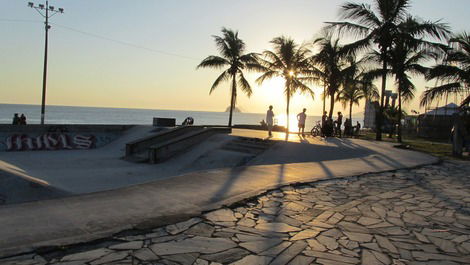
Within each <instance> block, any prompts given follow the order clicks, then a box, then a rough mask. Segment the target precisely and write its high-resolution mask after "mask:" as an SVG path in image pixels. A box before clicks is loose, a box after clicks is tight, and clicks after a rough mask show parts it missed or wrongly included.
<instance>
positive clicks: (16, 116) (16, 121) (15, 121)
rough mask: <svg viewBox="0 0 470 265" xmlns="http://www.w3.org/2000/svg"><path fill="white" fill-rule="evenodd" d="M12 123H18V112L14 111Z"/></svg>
mask: <svg viewBox="0 0 470 265" xmlns="http://www.w3.org/2000/svg"><path fill="white" fill-rule="evenodd" d="M12 124H13V125H18V124H20V117H18V113H15V115H13V122H12Z"/></svg>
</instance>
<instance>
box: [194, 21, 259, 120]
mask: <svg viewBox="0 0 470 265" xmlns="http://www.w3.org/2000/svg"><path fill="white" fill-rule="evenodd" d="M213 37H214V40H215V43H216V46H217V48H218V50H219V52H220V56H216V55H211V56H208V57H207V58H205V59H204V60H203V61H202V62H201V63H200V64H199V65H198V66H197V68H215V69H221V68H225V70H224V71H223V72H222V74H220V75H219V77H217V79H216V80H215V81H214V83H213V84H212V87H211V89H210V91H209V94H211V93H212V92H213V91H214V89H216V88H217V87H218V86H219V85H220V84H221V83H222V82H223V81H228V80H230V79H231V82H232V84H231V98H230V116H229V121H228V126H229V127H231V126H232V115H233V109H234V107H235V104H236V101H237V87H240V89H241V90H242V91H243V92H244V93H245V94H246V95H247V96H248V97H249V96H251V94H252V89H251V86H250V84H249V83H248V81H247V80H246V78H245V76H244V75H243V70H255V69H258V61H257V56H258V54H257V53H247V54H245V49H246V45H245V42H243V40H241V39H240V38H239V37H238V31H233V30H231V29H226V28H222V36H213Z"/></svg>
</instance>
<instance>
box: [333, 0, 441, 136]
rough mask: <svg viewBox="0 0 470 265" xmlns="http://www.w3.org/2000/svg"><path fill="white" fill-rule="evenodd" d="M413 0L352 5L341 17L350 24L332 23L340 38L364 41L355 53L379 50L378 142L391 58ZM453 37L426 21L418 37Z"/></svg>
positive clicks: (352, 47) (353, 48) (378, 0)
mask: <svg viewBox="0 0 470 265" xmlns="http://www.w3.org/2000/svg"><path fill="white" fill-rule="evenodd" d="M410 2H411V1H410V0H374V1H373V3H374V5H373V6H371V5H368V4H357V3H352V2H348V3H345V4H344V5H342V6H341V10H340V12H341V17H342V18H343V19H345V20H347V21H344V22H329V26H328V28H330V29H337V30H338V33H339V34H342V33H343V32H349V33H351V34H353V35H354V36H356V37H359V38H361V39H360V40H359V41H356V42H354V43H352V44H350V45H347V47H348V48H350V50H351V51H360V50H365V49H371V48H372V47H374V46H375V45H376V46H377V47H378V49H379V54H380V55H381V62H382V70H383V73H382V74H383V75H382V88H381V96H380V109H379V111H378V119H377V124H376V128H377V129H376V139H377V140H381V139H382V123H383V111H384V96H385V88H386V80H387V69H388V63H389V62H388V60H387V54H388V52H389V50H390V49H391V48H392V47H393V45H394V44H395V42H396V41H397V39H398V38H399V37H398V36H399V30H400V29H399V24H400V23H402V22H404V21H406V19H407V17H408V8H409V7H410ZM448 34H449V30H448V29H447V25H445V24H442V23H439V22H430V21H425V22H422V23H420V24H419V25H417V27H416V28H415V32H413V35H414V36H415V37H421V38H422V37H427V36H431V37H434V38H437V39H439V40H440V39H443V38H446V36H447V35H448Z"/></svg>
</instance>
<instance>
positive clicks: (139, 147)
mask: <svg viewBox="0 0 470 265" xmlns="http://www.w3.org/2000/svg"><path fill="white" fill-rule="evenodd" d="M201 129H202V127H198V126H181V127H177V128H174V129H169V130H165V131H162V132H159V133H157V134H155V135H151V136H147V137H144V138H141V139H137V140H135V141H132V142H129V143H127V144H126V156H131V155H132V154H135V153H140V152H143V151H146V150H147V148H148V147H150V146H151V145H154V144H157V143H161V142H165V141H168V140H171V139H173V138H175V137H178V136H180V135H183V134H185V133H188V132H190V131H194V130H201Z"/></svg>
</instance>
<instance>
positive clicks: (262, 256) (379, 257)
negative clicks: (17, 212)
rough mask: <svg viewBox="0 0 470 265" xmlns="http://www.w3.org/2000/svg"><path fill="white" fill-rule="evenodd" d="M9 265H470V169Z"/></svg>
mask: <svg viewBox="0 0 470 265" xmlns="http://www.w3.org/2000/svg"><path fill="white" fill-rule="evenodd" d="M63 249H64V250H54V251H49V252H46V251H38V253H32V254H26V255H22V256H16V257H11V258H7V259H2V260H0V264H16V265H19V264H21V265H26V264H28V265H33V264H34V265H44V264H57V265H58V264H61V265H76V264H90V265H99V264H116V265H117V264H123V265H124V264H167V265H173V264H184V265H186V264H187V265H190V264H195V265H217V264H234V265H244V264H246V265H257V264H259V265H263V264H274V265H277V264H289V265H300V264H331V265H350V264H378V265H380V264H396V265H399V264H429V265H434V264H436V265H437V264H470V163H469V162H444V163H443V164H440V165H431V166H425V167H422V168H418V169H413V170H399V171H395V172H387V173H381V174H368V175H364V176H359V177H351V178H348V179H344V180H336V181H325V182H317V183H311V184H303V185H297V186H286V187H283V188H281V189H278V190H274V191H270V192H268V193H266V194H264V195H261V196H258V197H256V198H253V199H251V200H248V201H245V202H241V203H239V204H238V205H237V206H234V207H232V208H222V209H218V210H215V211H211V212H208V213H206V214H205V215H203V216H200V217H195V218H191V219H189V220H186V221H183V222H180V223H176V224H171V225H168V226H165V227H158V228H155V229H153V230H151V231H146V232H145V233H143V232H141V233H133V234H131V235H130V234H128V235H126V236H124V235H121V236H115V237H114V238H112V239H109V240H106V241H104V243H103V242H102V243H100V244H96V243H95V244H91V243H90V244H88V245H87V244H85V245H81V246H79V247H70V248H65V247H64V248H63Z"/></svg>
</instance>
